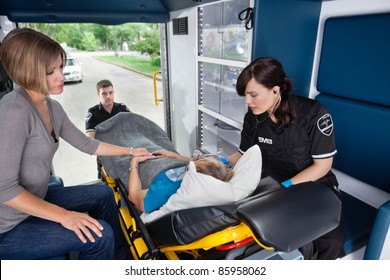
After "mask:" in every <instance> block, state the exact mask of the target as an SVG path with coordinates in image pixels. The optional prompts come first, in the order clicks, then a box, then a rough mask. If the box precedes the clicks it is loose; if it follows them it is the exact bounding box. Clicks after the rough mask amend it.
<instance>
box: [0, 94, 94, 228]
mask: <svg viewBox="0 0 390 280" xmlns="http://www.w3.org/2000/svg"><path fill="white" fill-rule="evenodd" d="M47 105H48V108H49V113H50V117H51V121H52V126H53V131H54V136H52V135H51V134H50V132H49V131H48V130H47V129H46V127H45V125H44V123H43V121H42V119H41V117H40V115H39V113H38V110H37V108H36V107H35V105H34V104H33V103H32V101H31V100H30V98H29V97H28V96H27V94H26V93H25V91H24V90H23V89H22V88H17V89H15V90H14V91H12V92H10V93H8V94H7V95H6V96H4V97H3V98H2V99H1V100H0V233H3V232H6V231H9V230H10V229H12V228H13V227H14V226H16V225H17V224H19V223H20V222H21V221H23V220H24V219H26V218H27V217H28V215H27V214H25V213H22V212H20V211H17V210H15V209H13V208H11V207H9V206H6V205H5V204H4V202H5V201H8V200H10V199H13V198H15V197H16V196H18V195H19V194H20V193H21V192H22V191H23V190H27V191H28V192H30V193H32V194H34V195H36V196H37V197H39V198H44V197H45V195H46V192H47V186H48V178H49V175H50V170H51V166H52V160H53V157H54V153H55V152H56V151H57V149H58V146H59V142H58V141H55V138H56V139H57V140H59V137H61V138H62V139H64V140H65V141H67V142H68V143H70V144H71V145H72V146H74V147H75V148H77V149H79V150H80V151H82V152H85V153H88V154H91V155H92V154H94V153H95V152H96V150H97V147H98V145H99V141H97V140H95V139H90V138H88V137H87V136H86V135H85V134H84V133H83V132H82V131H80V130H79V129H78V128H77V127H76V126H75V125H74V124H73V123H72V122H71V121H70V120H69V118H68V116H67V115H66V113H65V111H64V109H63V108H62V106H61V105H60V104H59V103H58V102H57V101H55V100H52V99H50V98H47Z"/></svg>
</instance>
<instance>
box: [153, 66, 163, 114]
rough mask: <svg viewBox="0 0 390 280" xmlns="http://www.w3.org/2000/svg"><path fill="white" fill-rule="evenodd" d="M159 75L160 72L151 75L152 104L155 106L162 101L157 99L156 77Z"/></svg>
mask: <svg viewBox="0 0 390 280" xmlns="http://www.w3.org/2000/svg"><path fill="white" fill-rule="evenodd" d="M158 74H161V72H160V71H157V72H154V73H153V88H154V104H155V105H156V106H157V105H158V104H160V102H161V101H163V100H162V99H161V98H157V75H158Z"/></svg>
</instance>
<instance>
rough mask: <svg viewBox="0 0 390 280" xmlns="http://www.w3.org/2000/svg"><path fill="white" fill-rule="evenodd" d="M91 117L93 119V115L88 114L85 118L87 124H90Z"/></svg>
mask: <svg viewBox="0 0 390 280" xmlns="http://www.w3.org/2000/svg"><path fill="white" fill-rule="evenodd" d="M91 117H92V113H91V112H88V113H87V115H86V116H85V122H88V121H89V119H90V118H91Z"/></svg>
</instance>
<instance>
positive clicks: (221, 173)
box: [195, 157, 233, 182]
mask: <svg viewBox="0 0 390 280" xmlns="http://www.w3.org/2000/svg"><path fill="white" fill-rule="evenodd" d="M195 166H196V171H197V172H199V173H202V174H206V175H210V176H213V177H214V178H217V179H219V180H221V181H224V182H229V181H230V179H232V177H233V171H231V170H229V168H228V167H227V165H225V164H223V163H222V162H221V161H219V160H218V159H216V158H215V157H205V158H201V159H198V160H196V161H195Z"/></svg>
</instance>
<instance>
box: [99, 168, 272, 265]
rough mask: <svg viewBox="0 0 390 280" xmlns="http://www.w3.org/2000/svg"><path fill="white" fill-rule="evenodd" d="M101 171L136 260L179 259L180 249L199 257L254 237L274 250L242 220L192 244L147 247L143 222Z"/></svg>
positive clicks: (104, 172)
mask: <svg viewBox="0 0 390 280" xmlns="http://www.w3.org/2000/svg"><path fill="white" fill-rule="evenodd" d="M102 175H103V176H102V178H103V181H105V182H106V184H107V185H108V186H109V187H110V188H111V189H112V190H113V192H114V197H115V201H116V204H117V206H118V213H119V218H120V222H121V227H122V231H123V233H124V235H125V238H126V240H127V242H128V244H129V247H130V251H131V253H132V255H133V257H134V259H136V260H139V259H164V258H166V259H168V260H180V258H179V256H178V254H179V253H185V254H188V255H189V256H192V259H199V258H200V257H201V253H200V251H203V250H205V251H207V250H210V249H211V248H216V247H218V246H223V245H226V244H232V243H235V244H240V243H245V242H246V240H255V241H256V243H257V244H259V245H260V246H261V247H262V248H264V249H266V250H273V248H272V247H268V246H266V245H264V244H262V243H261V242H259V241H258V240H257V239H256V238H255V236H254V235H253V233H252V230H251V229H250V228H249V227H248V226H247V225H246V224H244V223H240V224H238V225H236V226H231V227H228V228H226V229H224V230H222V231H219V232H216V233H213V234H210V235H208V236H206V237H204V238H201V239H199V240H196V241H194V242H192V243H189V244H185V245H177V246H161V247H159V248H157V249H158V252H156V248H148V246H147V244H146V243H145V240H144V239H143V234H142V231H141V229H140V228H139V227H140V226H138V225H137V221H136V219H134V218H133V217H132V216H131V214H130V211H129V208H128V207H126V206H125V204H126V203H124V202H123V201H122V195H121V191H120V188H119V186H117V184H116V182H115V180H113V179H112V178H111V177H110V176H108V174H107V172H106V171H105V170H104V168H102ZM124 199H127V198H124ZM150 250H152V252H150Z"/></svg>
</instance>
